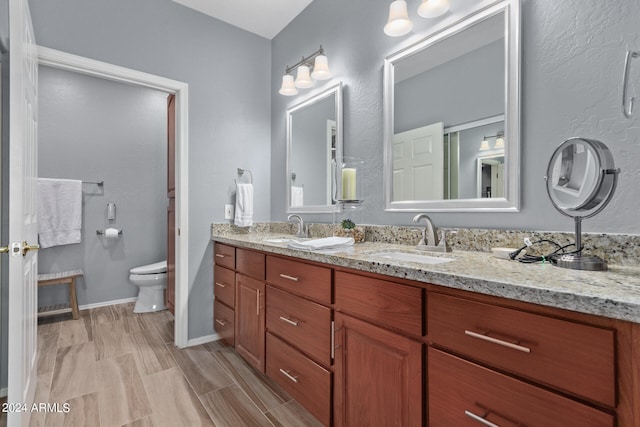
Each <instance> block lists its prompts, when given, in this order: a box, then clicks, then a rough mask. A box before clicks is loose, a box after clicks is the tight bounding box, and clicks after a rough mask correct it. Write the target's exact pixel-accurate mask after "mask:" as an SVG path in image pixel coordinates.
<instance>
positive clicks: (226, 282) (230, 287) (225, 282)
mask: <svg viewBox="0 0 640 427" xmlns="http://www.w3.org/2000/svg"><path fill="white" fill-rule="evenodd" d="M235 276H236V273H235V272H234V271H233V270H229V269H228V268H224V267H220V266H219V265H215V266H214V267H213V294H214V295H215V297H216V300H217V301H220V302H222V303H225V304H226V305H228V306H229V307H231V308H233V307H235V299H236V290H235V288H236V287H235V282H236V278H235Z"/></svg>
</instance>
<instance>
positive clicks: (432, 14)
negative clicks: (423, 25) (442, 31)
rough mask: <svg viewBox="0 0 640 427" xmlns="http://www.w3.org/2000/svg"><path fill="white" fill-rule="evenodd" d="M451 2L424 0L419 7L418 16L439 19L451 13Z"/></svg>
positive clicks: (447, 0) (445, 0) (446, 0)
mask: <svg viewBox="0 0 640 427" xmlns="http://www.w3.org/2000/svg"><path fill="white" fill-rule="evenodd" d="M450 7H451V2H450V1H449V0H422V4H421V5H420V7H418V15H420V16H422V17H423V18H437V17H438V16H441V15H444V14H445V13H447V12H448V11H449V8H450Z"/></svg>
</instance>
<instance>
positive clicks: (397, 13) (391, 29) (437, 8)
mask: <svg viewBox="0 0 640 427" xmlns="http://www.w3.org/2000/svg"><path fill="white" fill-rule="evenodd" d="M450 7H451V1H450V0H422V3H421V4H420V6H419V7H418V15H420V16H421V17H423V18H437V17H439V16H442V15H444V14H445V13H447V11H449V8H450ZM412 28H413V23H412V22H411V20H410V19H409V14H408V13H407V2H406V1H405V0H395V1H393V2H392V3H391V5H390V6H389V19H388V20H387V23H386V25H385V26H384V33H385V34H386V35H388V36H390V37H400V36H404V35H405V34H408V33H409V31H411V29H412Z"/></svg>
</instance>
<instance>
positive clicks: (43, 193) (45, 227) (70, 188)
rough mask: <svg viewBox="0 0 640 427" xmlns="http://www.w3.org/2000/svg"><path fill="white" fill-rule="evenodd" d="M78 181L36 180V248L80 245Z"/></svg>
mask: <svg viewBox="0 0 640 427" xmlns="http://www.w3.org/2000/svg"><path fill="white" fill-rule="evenodd" d="M81 229H82V181H79V180H75V179H49V178H38V237H39V241H40V247H42V248H48V247H51V246H59V245H69V244H72V243H80V238H81Z"/></svg>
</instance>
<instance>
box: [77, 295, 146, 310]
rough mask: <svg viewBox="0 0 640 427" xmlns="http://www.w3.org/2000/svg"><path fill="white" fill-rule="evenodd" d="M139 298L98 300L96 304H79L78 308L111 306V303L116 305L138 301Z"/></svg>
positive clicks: (87, 308)
mask: <svg viewBox="0 0 640 427" xmlns="http://www.w3.org/2000/svg"><path fill="white" fill-rule="evenodd" d="M137 299H138V298H137V297H133V298H125V299H117V300H113V301H105V302H97V303H94V304H85V305H80V306H78V308H79V309H80V310H89V309H91V308H98V307H106V306H109V305H116V304H125V303H128V302H133V301H136V300H137Z"/></svg>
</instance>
